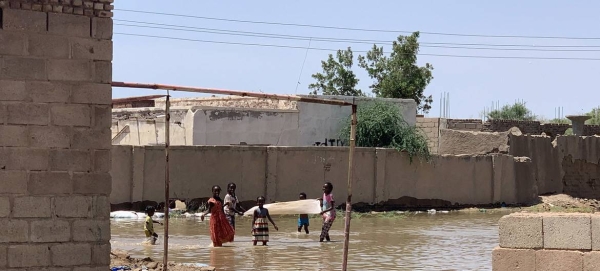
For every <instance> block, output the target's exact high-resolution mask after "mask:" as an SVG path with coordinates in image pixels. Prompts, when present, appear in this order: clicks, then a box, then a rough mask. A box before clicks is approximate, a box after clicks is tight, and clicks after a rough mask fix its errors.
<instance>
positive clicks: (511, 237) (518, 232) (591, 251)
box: [492, 213, 600, 271]
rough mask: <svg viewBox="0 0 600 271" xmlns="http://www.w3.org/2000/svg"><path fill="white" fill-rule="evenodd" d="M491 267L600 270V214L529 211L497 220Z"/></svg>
mask: <svg viewBox="0 0 600 271" xmlns="http://www.w3.org/2000/svg"><path fill="white" fill-rule="evenodd" d="M498 226H499V235H500V246H499V247H496V248H495V249H494V251H493V252H492V270H494V271H514V270H531V271H536V270H565V271H567V270H568V271H593V270H600V215H596V214H557V213H545V214H527V213H517V214H511V215H507V216H504V217H502V218H501V219H500V221H499V222H498Z"/></svg>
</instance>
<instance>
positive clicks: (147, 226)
mask: <svg viewBox="0 0 600 271" xmlns="http://www.w3.org/2000/svg"><path fill="white" fill-rule="evenodd" d="M155 211H156V210H155V209H154V206H147V207H146V223H144V233H146V239H147V242H148V243H149V244H151V245H155V244H156V239H158V234H156V232H155V231H154V223H158V224H159V225H162V223H161V222H158V221H155V220H153V219H152V216H153V215H154V212H155Z"/></svg>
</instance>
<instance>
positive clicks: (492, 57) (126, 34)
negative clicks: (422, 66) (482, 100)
mask: <svg viewBox="0 0 600 271" xmlns="http://www.w3.org/2000/svg"><path fill="white" fill-rule="evenodd" d="M114 34H115V35H124V36H135V37H147V38H157V39H167V40H180V41H192V42H202V43H215V44H228V45H244V46H258V47H275V48H288V49H303V50H306V49H307V48H306V47H301V46H289V45H278V44H262V43H242V42H228V41H214V40H199V39H188V38H177V37H165V36H153V35H142V34H134V33H118V32H117V33H114ZM308 49H309V50H318V51H334V52H335V51H337V50H336V49H328V48H316V47H311V48H308ZM354 52H358V53H366V52H368V51H354ZM419 55H423V56H437V57H458V58H481V59H531V60H535V59H538V60H586V61H600V58H574V57H526V56H477V55H451V54H426V53H419Z"/></svg>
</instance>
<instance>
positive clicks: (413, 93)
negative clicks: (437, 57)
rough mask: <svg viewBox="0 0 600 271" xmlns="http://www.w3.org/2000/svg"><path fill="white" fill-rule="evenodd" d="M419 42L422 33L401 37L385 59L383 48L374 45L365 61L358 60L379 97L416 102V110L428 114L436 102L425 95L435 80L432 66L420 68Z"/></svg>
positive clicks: (363, 57) (427, 65)
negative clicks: (418, 63) (426, 89)
mask: <svg viewBox="0 0 600 271" xmlns="http://www.w3.org/2000/svg"><path fill="white" fill-rule="evenodd" d="M418 39H419V32H415V33H413V34H412V35H410V36H398V40H397V41H394V43H393V44H392V52H391V54H390V55H389V56H385V55H384V52H383V47H377V45H373V48H372V49H371V50H370V51H369V52H367V55H366V57H365V56H359V57H358V62H359V67H361V68H364V69H365V70H366V71H367V73H368V74H369V76H370V77H371V78H372V79H373V80H374V83H373V85H371V88H372V90H373V93H375V94H376V95H377V97H383V98H402V99H414V100H415V101H416V102H417V109H418V110H420V111H422V112H424V113H428V112H429V110H430V109H431V104H432V103H433V98H432V96H431V95H430V96H425V95H424V94H423V92H424V91H425V88H426V87H427V85H428V84H429V82H431V79H433V75H432V71H433V66H432V65H431V64H429V63H426V64H425V66H422V67H419V66H418V65H417V54H418V53H419V42H418Z"/></svg>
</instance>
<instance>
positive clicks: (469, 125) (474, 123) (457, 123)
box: [446, 119, 483, 131]
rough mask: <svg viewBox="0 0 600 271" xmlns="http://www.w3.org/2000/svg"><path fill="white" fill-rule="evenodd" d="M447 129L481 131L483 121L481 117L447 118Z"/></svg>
mask: <svg viewBox="0 0 600 271" xmlns="http://www.w3.org/2000/svg"><path fill="white" fill-rule="evenodd" d="M446 121H447V123H448V124H447V125H448V126H447V127H448V128H447V129H452V130H461V131H481V129H482V128H483V123H482V122H481V120H480V119H447V120H446Z"/></svg>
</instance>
